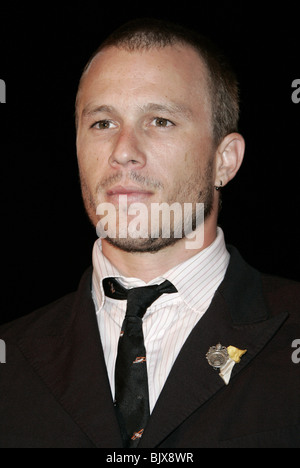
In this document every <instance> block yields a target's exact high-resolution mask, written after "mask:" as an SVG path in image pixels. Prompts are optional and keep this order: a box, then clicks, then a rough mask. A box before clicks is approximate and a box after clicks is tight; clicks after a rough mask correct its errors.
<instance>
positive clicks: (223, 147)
mask: <svg viewBox="0 0 300 468" xmlns="http://www.w3.org/2000/svg"><path fill="white" fill-rule="evenodd" d="M244 153H245V140H244V138H243V137H242V135H240V134H239V133H230V134H229V135H227V136H226V137H225V138H224V140H222V142H221V144H220V145H219V147H218V149H217V155H216V177H215V186H216V187H220V186H223V187H224V186H225V185H226V184H228V182H230V181H231V180H232V179H233V178H234V176H235V175H236V173H237V172H238V170H239V168H240V167H241V164H242V162H243V159H244Z"/></svg>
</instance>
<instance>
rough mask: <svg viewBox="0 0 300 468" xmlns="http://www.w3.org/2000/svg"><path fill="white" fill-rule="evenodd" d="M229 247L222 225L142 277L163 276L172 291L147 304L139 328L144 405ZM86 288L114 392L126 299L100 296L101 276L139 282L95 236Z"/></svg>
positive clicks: (208, 294)
mask: <svg viewBox="0 0 300 468" xmlns="http://www.w3.org/2000/svg"><path fill="white" fill-rule="evenodd" d="M229 258H230V256H229V253H228V251H227V249H226V245H225V241H224V235H223V231H222V230H221V229H220V228H218V230H217V237H216V239H215V241H214V242H213V243H212V244H211V245H210V246H209V247H207V248H206V249H204V250H203V251H202V252H200V253H198V254H197V255H195V256H194V257H192V258H190V259H189V260H187V261H185V262H184V263H181V264H180V265H177V266H176V267H174V268H172V269H171V270H169V271H168V272H167V273H165V274H164V275H163V276H162V277H158V278H155V279H154V280H152V281H150V282H149V283H147V284H148V285H150V284H159V283H161V282H163V281H164V280H166V279H167V280H169V281H171V283H173V284H174V286H175V287H176V288H177V291H178V293H175V294H164V295H163V296H161V297H160V298H159V299H157V301H155V302H154V303H153V304H152V306H151V307H149V309H148V310H147V312H146V314H145V316H144V320H143V332H144V338H145V346H146V350H147V371H148V383H149V399H150V411H151V412H152V411H153V408H154V406H155V404H156V401H157V399H158V397H159V395H160V392H161V390H162V388H163V386H164V384H165V382H166V380H167V377H168V375H169V373H170V370H171V369H172V366H173V364H174V362H175V360H176V358H177V356H178V354H179V352H180V350H181V348H182V346H183V345H184V343H185V341H186V339H187V338H188V336H189V334H190V333H191V331H192V330H193V328H194V327H195V325H196V324H197V323H198V321H199V320H200V319H201V317H202V316H203V315H204V314H205V312H206V311H207V309H208V307H209V305H210V303H211V301H212V298H213V296H214V293H215V291H216V290H217V288H218V287H219V285H220V284H221V282H222V281H223V279H224V276H225V273H226V270H227V267H228V263H229ZM93 267H94V271H93V282H92V292H93V299H94V302H95V307H96V313H97V319H98V325H99V330H100V336H101V341H102V345H103V351H104V358H105V362H106V366H107V372H108V378H109V382H110V386H111V392H112V397H114V394H115V383H114V372H115V362H116V357H117V348H118V341H119V336H120V331H121V326H122V323H123V320H124V317H125V312H126V301H119V300H115V299H111V298H108V297H105V295H104V293H103V287H102V280H103V279H104V278H107V277H110V276H113V277H116V278H118V280H119V281H120V282H121V284H122V285H123V286H125V287H126V288H133V287H139V286H145V285H146V283H145V282H144V281H142V280H140V279H137V278H125V277H122V275H120V273H119V272H118V270H117V269H116V268H115V267H114V266H113V265H112V264H111V263H110V261H109V260H108V259H107V258H106V257H105V256H104V255H103V253H102V251H101V240H100V239H98V240H97V241H96V242H95V245H94V249H93Z"/></svg>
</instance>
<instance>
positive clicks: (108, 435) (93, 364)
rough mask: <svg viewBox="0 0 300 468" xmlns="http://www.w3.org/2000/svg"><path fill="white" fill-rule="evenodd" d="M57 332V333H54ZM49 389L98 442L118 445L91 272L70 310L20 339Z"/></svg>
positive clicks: (107, 446) (103, 444) (84, 280)
mask: <svg viewBox="0 0 300 468" xmlns="http://www.w3.org/2000/svg"><path fill="white" fill-rule="evenodd" d="M57 333H59V334H57ZM19 347H20V348H21V350H22V352H23V354H24V355H25V357H26V358H27V360H28V361H29V363H30V364H31V365H32V366H33V367H34V369H35V371H36V372H37V374H38V375H39V376H40V378H41V379H42V380H43V381H44V383H45V384H46V385H47V387H48V389H49V390H50V391H51V393H52V394H53V395H54V397H55V398H56V399H57V401H58V402H59V403H60V405H61V406H62V407H63V408H64V410H66V411H67V413H68V414H69V415H70V416H71V418H72V419H73V420H74V421H75V422H76V424H77V425H78V426H80V428H81V429H82V431H83V432H84V433H85V435H86V436H87V437H88V438H89V439H90V440H91V441H92V442H93V443H94V444H95V446H96V447H105V448H110V447H121V446H122V442H121V439H120V431H119V426H118V423H117V420H116V417H115V412H114V406H113V403H112V397H111V392H110V386H109V382H108V377H107V372H106V366H105V361H104V356H103V351H102V346H101V342H100V336H99V331H98V325H97V319H96V314H95V307H94V304H93V301H92V298H91V292H90V272H88V273H87V274H86V275H85V277H84V278H83V280H82V281H81V284H80V287H79V290H78V292H77V294H76V295H75V301H74V303H73V305H72V308H71V311H70V310H68V309H66V310H65V311H64V310H61V309H60V310H59V314H58V315H57V321H56V323H53V322H52V324H51V328H50V329H49V328H48V329H46V327H45V325H44V324H43V328H42V330H38V331H35V333H34V334H33V335H32V333H31V334H30V335H28V336H25V337H23V338H22V339H21V340H20V342H19Z"/></svg>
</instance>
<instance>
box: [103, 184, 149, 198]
mask: <svg viewBox="0 0 300 468" xmlns="http://www.w3.org/2000/svg"><path fill="white" fill-rule="evenodd" d="M107 195H108V196H116V195H128V196H130V195H153V192H150V191H148V190H143V189H141V188H140V187H134V186H127V187H123V186H122V185H118V186H116V187H112V188H111V189H109V190H108V191H107Z"/></svg>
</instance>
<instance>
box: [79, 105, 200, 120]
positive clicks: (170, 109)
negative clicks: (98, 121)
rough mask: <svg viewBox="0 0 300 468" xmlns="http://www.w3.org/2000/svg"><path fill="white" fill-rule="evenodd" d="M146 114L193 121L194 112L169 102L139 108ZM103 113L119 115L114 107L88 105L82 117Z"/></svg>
mask: <svg viewBox="0 0 300 468" xmlns="http://www.w3.org/2000/svg"><path fill="white" fill-rule="evenodd" d="M137 107H138V108H139V109H141V111H142V112H143V113H144V114H147V113H148V112H162V113H167V114H171V115H181V116H183V117H185V118H188V119H191V118H192V115H193V112H192V111H191V109H190V108H188V107H187V106H186V105H184V104H180V103H175V102H168V103H164V104H156V103H152V102H150V103H148V104H145V105H144V106H137ZM101 112H107V113H118V111H117V109H116V108H115V107H113V106H108V105H102V106H90V105H87V106H86V107H85V108H84V109H83V111H82V116H83V117H84V118H88V117H93V116H95V115H96V114H100V113H101Z"/></svg>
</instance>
